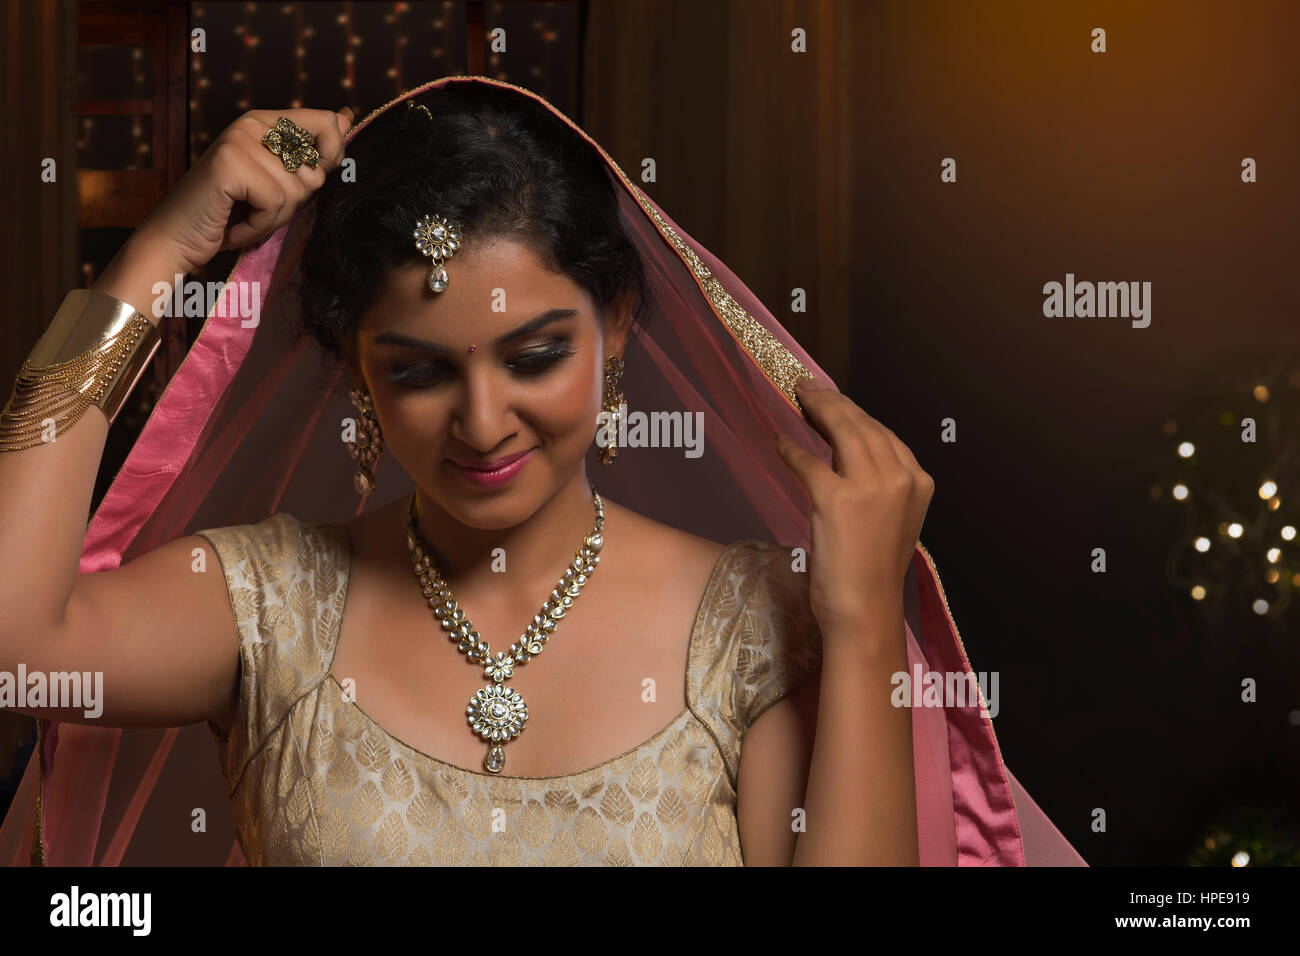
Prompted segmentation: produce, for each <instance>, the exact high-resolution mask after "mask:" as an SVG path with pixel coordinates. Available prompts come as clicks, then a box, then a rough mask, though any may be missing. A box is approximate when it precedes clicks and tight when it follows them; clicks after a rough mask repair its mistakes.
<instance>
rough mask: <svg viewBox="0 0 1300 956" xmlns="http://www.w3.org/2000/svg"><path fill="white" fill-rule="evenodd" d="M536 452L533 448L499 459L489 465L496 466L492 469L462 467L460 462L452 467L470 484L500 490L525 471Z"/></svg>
mask: <svg viewBox="0 0 1300 956" xmlns="http://www.w3.org/2000/svg"><path fill="white" fill-rule="evenodd" d="M536 450H537V449H536V448H532V449H529V450H528V451H526V452H523V453H522V454H519V455H515V456H513V457H506V458H499V459H497V461H496V462H490V463H489V464H492V465H494V466H495V467H492V468H472V467H470V466H468V465H462V464H461V463H460V462H458V461H453V462H451V465H452V467H454V468H455V469H456V471H457V472H459V473H460V475H461V477H463V478H464V479H465V480H466V481H468V482H469V483H470V484H473V485H477V486H478V487H480V488H499V487H501V486H502V485H504V484H506V483H507V482H509V481H510V480H511V479H512V478H514V476H515V475H517V474H519V472H520V471H522V470H523V467H524V465H526V464H527V463H528V459H529V458H532V457H533V452H535V451H536Z"/></svg>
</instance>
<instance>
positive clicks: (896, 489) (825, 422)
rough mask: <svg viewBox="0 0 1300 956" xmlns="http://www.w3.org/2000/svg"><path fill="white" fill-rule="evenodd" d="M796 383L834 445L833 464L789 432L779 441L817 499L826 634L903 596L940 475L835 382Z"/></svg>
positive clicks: (817, 574)
mask: <svg viewBox="0 0 1300 956" xmlns="http://www.w3.org/2000/svg"><path fill="white" fill-rule="evenodd" d="M810 385H812V387H809V386H810ZM797 389H798V395H799V401H800V403H801V404H802V405H803V409H804V412H805V414H806V415H807V417H808V420H809V421H810V422H811V424H812V425H813V427H814V428H816V429H817V431H818V432H820V433H821V434H822V436H823V437H824V438H826V440H827V441H828V442H829V443H830V445H831V448H832V450H833V456H832V459H831V463H832V466H833V468H828V467H826V465H825V463H824V462H822V461H821V459H819V458H818V457H817V456H816V455H813V454H812V453H811V452H809V451H807V450H806V449H804V448H801V447H800V446H799V445H798V444H796V443H795V442H794V441H792V440H791V439H789V438H787V437H785V436H780V438H779V439H778V441H777V443H776V449H777V452H778V454H780V455H781V458H782V460H783V461H784V462H785V463H786V465H787V466H788V467H789V468H790V470H791V471H793V472H794V473H795V475H796V476H797V477H798V478H799V480H800V481H801V482H802V483H803V486H804V488H805V489H806V490H807V492H808V496H809V498H810V500H811V502H812V554H811V572H812V580H811V585H810V595H809V598H810V602H811V606H812V610H813V613H814V615H815V616H816V618H817V621H818V623H819V624H820V625H821V627H822V629H823V631H824V632H830V631H833V630H836V629H837V625H840V624H843V625H847V626H848V627H849V628H850V629H851V628H852V627H853V625H854V624H855V623H857V622H861V621H863V620H864V619H866V617H867V615H868V613H869V609H870V608H871V607H872V606H873V604H875V603H876V602H878V601H880V600H882V599H889V600H893V599H897V598H899V597H900V596H901V594H902V587H903V580H904V578H905V577H906V575H907V568H908V565H909V564H910V563H911V560H912V553H913V551H914V550H915V548H916V543H917V540H918V539H919V536H920V533H921V524H922V522H923V521H924V520H925V513H926V510H927V509H928V508H929V505H930V498H931V496H932V495H933V494H934V479H932V478H931V477H930V476H929V475H928V474H926V472H925V471H923V470H922V469H921V466H920V465H918V464H917V462H916V459H915V458H914V457H913V456H912V453H911V451H910V450H908V447H907V446H906V445H904V444H903V443H902V442H901V441H900V440H899V438H898V436H897V435H895V434H894V433H893V432H892V431H890V430H889V429H888V428H886V427H885V426H884V425H882V424H881V423H880V422H878V421H876V420H875V419H874V418H872V417H871V416H870V415H868V414H867V413H866V412H864V411H863V410H862V409H861V408H859V407H858V406H857V405H856V404H854V402H853V401H851V400H850V399H849V398H847V397H845V396H844V395H841V394H840V393H839V392H838V391H836V390H835V389H834V388H831V387H827V386H825V385H823V384H822V383H820V382H816V381H815V380H814V379H811V378H805V379H803V380H801V381H800V382H799V385H798V386H797Z"/></svg>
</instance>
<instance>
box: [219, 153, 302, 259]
mask: <svg viewBox="0 0 1300 956" xmlns="http://www.w3.org/2000/svg"><path fill="white" fill-rule="evenodd" d="M232 198H234V199H236V200H243V201H245V202H247V203H248V204H249V205H250V206H252V207H253V208H252V212H251V213H249V216H248V218H247V219H246V220H244V221H243V222H238V223H235V224H233V225H229V226H228V227H227V230H228V231H227V234H226V241H225V242H224V243H223V244H222V248H225V249H240V248H243V247H244V246H247V245H250V244H252V243H254V242H257V241H259V240H260V239H262V238H264V237H266V236H269V235H270V234H271V233H272V232H274V231H275V230H276V228H278V225H277V224H278V222H279V220H280V218H281V214H282V213H283V212H284V211H285V210H286V209H288V210H292V208H293V206H292V204H291V203H290V202H289V198H288V196H287V195H286V194H285V191H284V186H283V184H282V183H281V182H280V181H279V180H278V179H277V178H276V177H275V176H273V175H271V174H270V173H269V172H267V171H266V170H265V169H263V168H262V167H261V166H258V165H256V164H252V165H246V166H245V168H244V169H243V170H242V172H241V173H240V178H239V183H238V186H237V188H236V190H235V191H234V193H233V194H232Z"/></svg>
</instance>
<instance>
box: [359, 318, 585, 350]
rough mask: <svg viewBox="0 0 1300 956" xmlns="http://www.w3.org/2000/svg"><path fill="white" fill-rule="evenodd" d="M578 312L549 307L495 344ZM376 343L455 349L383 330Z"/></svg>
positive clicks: (501, 337) (515, 337)
mask: <svg viewBox="0 0 1300 956" xmlns="http://www.w3.org/2000/svg"><path fill="white" fill-rule="evenodd" d="M577 314H578V310H577V309H547V310H546V311H545V312H543V313H542V314H541V315H539V316H537V317H536V318H534V319H530V320H528V321H527V322H525V323H524V324H523V325H521V326H519V328H517V329H512V330H511V331H509V332H507V333H506V334H505V335H500V336H498V337H497V338H496V339H495V340H494V341H493V343H492V344H493V345H501V344H502V343H505V342H509V341H510V340H511V339H517V338H519V336H521V335H527V334H528V333H529V332H536V331H537V330H538V329H540V328H542V327H543V326H546V325H550V324H551V323H552V322H560V321H562V320H564V319H571V318H573V317H574V316H575V315H577ZM375 344H376V345H404V346H406V347H408V348H414V349H424V350H425V351H428V352H434V353H437V354H442V355H451V354H452V353H453V352H455V351H456V350H455V349H451V348H449V347H447V346H446V345H439V344H438V343H437V342H426V341H424V340H423V339H414V338H411V337H410V336H409V335H403V334H402V333H400V332H383V333H381V334H379V335H376V336H375Z"/></svg>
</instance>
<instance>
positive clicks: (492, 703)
mask: <svg viewBox="0 0 1300 956" xmlns="http://www.w3.org/2000/svg"><path fill="white" fill-rule="evenodd" d="M587 486H588V487H589V488H591V499H592V503H593V504H594V505H595V507H596V527H595V530H593V531H592V532H591V534H589V535H587V536H586V537H585V538H583V541H582V547H580V548H579V549H578V550H577V552H576V553H575V554H574V557H573V560H572V561H570V562H569V566H568V567H567V568H565V570H564V574H563V575H562V576H561V577H560V580H559V582H558V584H557V585H556V587H555V590H553V591H551V596H550V597H549V598H548V599H547V600H546V602H545V603H544V604H542V607H541V610H540V611H539V612H538V613H537V614H536V615H534V617H533V622H532V623H531V624H529V625H528V628H527V630H525V631H524V633H523V634H522V635H520V637H519V640H518V641H516V642H515V643H513V644H511V645H510V650H509V652H506V651H501V652H499V653H498V654H497V655H496V657H493V656H492V648H491V647H490V646H489V645H488V643H487V641H484V640H482V639H481V638H480V637H479V633H478V631H476V630H474V625H473V624H472V623H471V622H470V620H469V618H468V617H466V616H465V610H464V608H462V607H461V606H460V605H459V604H457V603H456V600H455V599H454V598H453V597H452V595H451V590H450V589H449V588H448V587H447V582H446V581H445V580H444V579H443V576H442V573H441V572H440V571H439V570H438V566H437V565H436V564H434V563H433V556H432V554H431V553H430V550H429V547H428V545H427V544H425V541H424V538H423V536H422V535H421V534H420V526H419V521H418V518H419V516H418V514H417V513H416V508H415V500H416V495H417V494H418V492H416V493H412V495H411V504H410V507H409V508H408V509H407V516H406V546H407V548H408V549H409V550H410V552H411V561H412V563H413V565H414V569H415V576H416V577H417V578H418V579H419V582H420V589H421V591H422V592H423V594H424V597H425V600H427V601H428V602H429V607H431V608H432V609H433V616H434V617H435V618H437V619H438V623H439V625H440V626H441V627H442V629H443V630H444V631H446V632H447V636H448V637H449V638H451V640H453V641H456V642H457V644H458V647H459V649H460V651H461V652H462V653H463V654H464V655H465V656H466V658H468V660H469V662H470V663H471V664H482V665H484V666H483V676H484V677H486V678H488V679H490V680H491V681H492V683H491V684H488V685H487V686H486V687H483V688H481V689H480V690H479V691H477V692H476V693H475V694H474V696H473V697H472V698H470V702H469V707H468V709H467V710H466V714H467V715H468V717H469V724H470V727H471V728H472V729H473V731H474V732H475V733H476V734H478V735H479V736H480V737H482V738H483V739H484V740H485V741H487V742H488V743H489V744H491V746H490V747H489V748H488V752H487V757H486V758H484V760H483V766H484V767H486V768H487V769H488V770H490V771H491V772H492V773H500V772H501V768H502V767H504V766H505V764H506V758H505V752H504V750H503V744H506V743H509V742H510V741H511V740H513V739H514V738H515V737H518V736H519V735H520V734H521V733H523V730H524V725H525V724H526V723H527V722H528V705H527V704H526V703H524V699H523V697H522V696H521V695H520V694H519V692H518V691H516V690H514V689H513V688H511V687H509V686H507V685H506V684H505V683H504V682H505V680H506V679H507V678H509V677H511V676H512V675H513V674H514V665H515V664H527V663H528V661H529V660H530V659H532V658H534V657H536V656H537V655H538V654H540V653H541V652H542V647H543V646H544V645H545V644H546V642H547V641H549V640H550V639H551V635H552V634H553V633H554V632H555V629H556V628H557V627H558V626H559V623H560V621H561V620H562V619H563V618H564V615H565V614H566V613H567V612H568V610H569V608H571V607H572V606H573V602H574V601H575V600H576V599H577V597H578V595H579V594H581V593H582V589H583V587H584V586H585V585H586V583H587V582H588V581H589V580H591V575H592V574H593V573H594V572H595V570H596V565H598V564H600V549H601V548H602V547H603V546H604V544H605V536H604V534H603V533H602V531H603V530H604V527H605V507H604V504H603V503H602V502H601V500H600V495H598V494H597V493H596V487H595V486H594V485H592V484H591V483H590V482H588V483H587Z"/></svg>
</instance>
